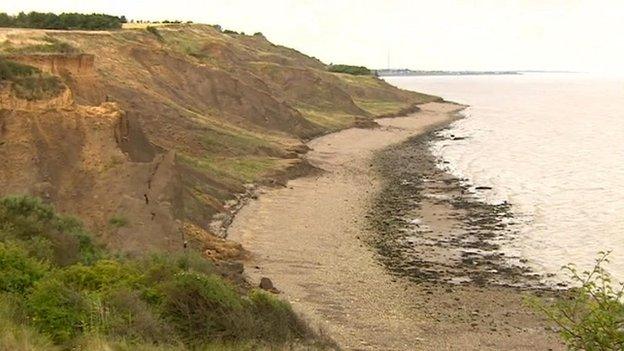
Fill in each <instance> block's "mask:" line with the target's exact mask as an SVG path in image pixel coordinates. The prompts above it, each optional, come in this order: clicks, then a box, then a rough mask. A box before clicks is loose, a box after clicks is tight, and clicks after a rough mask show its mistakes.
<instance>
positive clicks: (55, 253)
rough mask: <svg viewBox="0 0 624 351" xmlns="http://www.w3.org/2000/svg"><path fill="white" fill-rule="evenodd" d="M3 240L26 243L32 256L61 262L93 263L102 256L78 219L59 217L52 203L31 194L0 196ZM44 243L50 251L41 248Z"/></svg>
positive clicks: (0, 232) (1, 238)
mask: <svg viewBox="0 0 624 351" xmlns="http://www.w3.org/2000/svg"><path fill="white" fill-rule="evenodd" d="M0 240H4V241H6V240H12V241H17V242H22V243H23V246H24V247H26V248H28V249H29V254H31V255H32V256H34V257H37V258H40V259H45V260H49V261H50V262H51V263H54V264H57V265H69V264H72V263H76V262H84V263H90V262H94V261H95V260H96V259H97V258H98V257H99V256H100V252H99V250H98V249H97V248H96V247H95V246H94V245H93V243H92V241H91V238H90V236H89V235H88V234H87V233H86V232H85V231H84V228H83V227H82V224H81V223H80V222H79V221H78V220H76V219H74V218H71V217H65V216H59V215H57V214H56V213H55V212H54V209H53V208H52V207H51V206H49V205H46V204H43V203H42V202H41V200H39V199H37V198H32V197H27V196H16V197H5V198H2V199H0ZM42 243H44V244H47V245H48V246H49V247H50V250H48V251H45V250H43V251H40V250H38V249H39V248H40V247H41V246H42V245H41V244H42Z"/></svg>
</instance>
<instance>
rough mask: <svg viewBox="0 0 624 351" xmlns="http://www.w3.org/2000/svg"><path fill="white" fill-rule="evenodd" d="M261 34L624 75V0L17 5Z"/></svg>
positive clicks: (356, 60)
mask: <svg viewBox="0 0 624 351" xmlns="http://www.w3.org/2000/svg"><path fill="white" fill-rule="evenodd" d="M3 2H5V3H4V4H2V5H1V6H0V11H4V12H8V13H13V14H14V13H17V12H19V11H26V12H28V11H45V12H48V11H49V12H55V13H60V12H84V13H91V12H103V13H109V14H113V15H125V16H126V17H127V18H128V19H135V20H138V19H142V20H164V19H170V20H185V21H186V20H192V21H194V22H198V23H208V24H220V25H221V26H222V27H223V28H227V29H232V30H237V31H244V32H246V33H255V32H262V33H263V34H264V35H265V36H266V37H267V38H268V39H269V40H271V41H272V42H274V43H277V44H281V45H285V46H288V47H293V48H295V49H298V50H300V51H302V52H304V53H306V54H308V55H311V56H315V57H317V58H319V59H321V60H323V61H324V62H326V63H348V64H356V65H365V66H368V67H370V68H388V67H391V68H411V69H422V70H573V71H587V72H609V71H618V72H624V40H623V37H624V0H593V1H591V0H515V1H512V0H429V1H419V0H411V1H410V0H375V1H373V0H359V1H358V0H331V1H329V0H317V1H312V0H290V1H286V0H262V1H258V0H248V1H243V0H219V1H212V0H205V1H200V0H174V1H172V0H167V1H160V0H149V1H147V0H136V1H132V0H78V1H74V0H53V1H51V0H20V1H10V0H3Z"/></svg>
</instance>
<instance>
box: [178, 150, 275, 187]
mask: <svg viewBox="0 0 624 351" xmlns="http://www.w3.org/2000/svg"><path fill="white" fill-rule="evenodd" d="M186 162H187V163H188V164H190V165H191V166H193V167H194V168H197V169H200V170H203V171H208V172H209V173H210V174H213V175H215V176H217V177H218V178H222V179H223V180H230V181H231V180H234V181H238V182H241V183H250V182H254V181H258V180H259V179H260V178H261V177H262V176H263V175H266V174H267V173H270V172H271V171H272V170H275V169H277V168H278V167H277V166H278V164H279V159H276V158H269V157H261V156H239V157H221V156H211V155H209V156H206V157H204V158H202V159H195V158H188V159H186ZM239 185H240V184H239Z"/></svg>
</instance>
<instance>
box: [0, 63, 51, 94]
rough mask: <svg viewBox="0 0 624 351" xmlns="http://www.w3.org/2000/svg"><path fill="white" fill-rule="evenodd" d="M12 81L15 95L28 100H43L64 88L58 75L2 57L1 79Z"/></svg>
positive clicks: (0, 64)
mask: <svg viewBox="0 0 624 351" xmlns="http://www.w3.org/2000/svg"><path fill="white" fill-rule="evenodd" d="M3 80H4V81H10V82H12V83H13V84H12V85H11V87H12V89H13V92H14V93H15V96H17V97H18V98H20V99H26V100H41V99H46V98H51V97H54V96H57V95H58V94H59V93H60V92H61V91H62V90H63V84H62V83H61V81H60V79H59V78H58V77H55V76H53V75H51V74H47V73H43V72H41V71H40V70H39V69H37V68H35V67H31V66H28V65H23V64H20V63H16V62H12V61H8V60H5V59H3V58H0V81H3Z"/></svg>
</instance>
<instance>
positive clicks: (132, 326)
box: [102, 288, 176, 344]
mask: <svg viewBox="0 0 624 351" xmlns="http://www.w3.org/2000/svg"><path fill="white" fill-rule="evenodd" d="M103 301H104V305H105V308H106V311H108V314H109V316H108V318H107V319H106V321H105V323H104V325H103V326H102V331H103V332H105V333H106V335H109V336H112V337H113V338H116V339H123V340H127V341H132V342H151V343H159V344H162V343H173V342H175V341H176V340H175V339H176V337H175V332H174V330H173V329H172V327H171V326H170V325H169V324H167V323H166V322H165V321H164V320H162V319H161V318H160V316H159V315H158V313H157V312H156V309H154V308H152V307H151V306H150V305H149V304H148V303H147V302H145V301H144V299H143V298H142V297H141V295H140V294H139V292H137V291H134V290H130V289H126V288H120V289H117V290H113V291H111V292H109V293H107V294H106V295H105V296H104V298H103Z"/></svg>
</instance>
